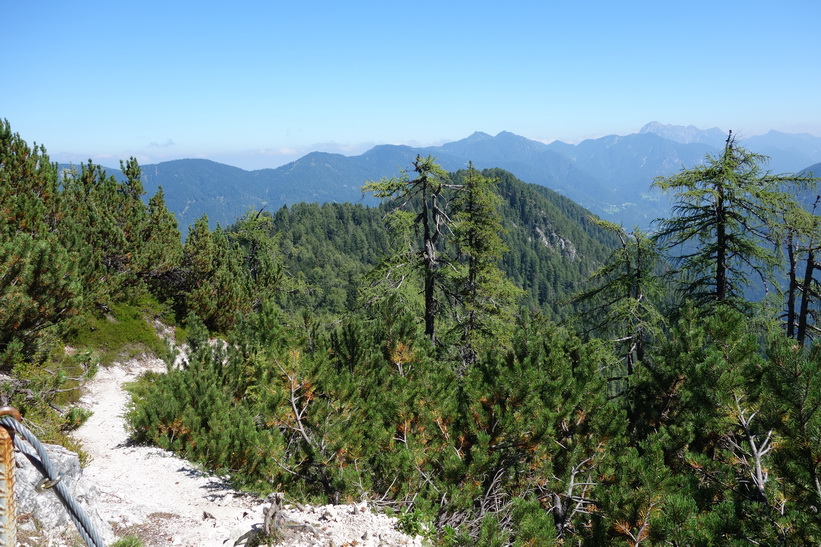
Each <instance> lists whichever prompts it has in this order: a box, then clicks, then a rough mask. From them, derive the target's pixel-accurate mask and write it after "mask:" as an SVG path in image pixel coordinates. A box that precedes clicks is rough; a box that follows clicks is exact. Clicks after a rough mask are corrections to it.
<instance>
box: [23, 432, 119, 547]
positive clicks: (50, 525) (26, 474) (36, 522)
mask: <svg viewBox="0 0 821 547" xmlns="http://www.w3.org/2000/svg"><path fill="white" fill-rule="evenodd" d="M44 446H45V448H46V451H47V452H48V454H49V459H51V463H52V465H53V466H54V469H55V470H56V471H57V473H59V475H60V476H61V477H62V478H61V479H60V480H61V482H63V483H64V484H65V485H66V487H67V488H68V491H69V492H70V493H71V495H72V496H73V497H74V499H75V500H77V502H78V503H79V504H80V506H81V507H82V508H83V510H84V511H85V512H86V515H87V516H88V518H89V520H91V523H92V525H93V526H94V527H95V529H96V530H97V533H98V534H99V536H100V539H102V540H103V542H105V543H110V542H112V541H114V539H115V536H114V532H113V530H112V529H111V526H110V525H109V524H108V523H107V522H106V521H105V520H104V519H103V518H102V516H101V515H100V512H99V510H98V509H97V506H98V504H99V503H100V494H99V491H98V490H97V487H96V486H94V485H93V484H91V483H89V482H88V481H86V480H84V479H83V470H82V468H81V467H80V457H79V456H78V455H77V454H76V453H75V452H72V451H70V450H67V449H65V448H63V447H62V446H58V445H52V444H46V445H44ZM32 451H33V449H32ZM14 460H15V470H14V471H15V478H14V492H15V498H16V499H15V501H16V505H17V507H16V509H17V521H18V523H19V525H18V528H19V529H21V530H29V531H34V530H38V531H40V532H41V533H43V534H46V535H48V536H51V537H69V536H72V535H75V534H77V533H78V532H77V528H76V527H75V526H74V522H73V521H72V520H71V517H70V516H69V513H68V511H67V510H66V508H65V507H64V506H63V504H62V503H61V502H60V500H59V499H58V498H57V496H56V495H55V493H54V492H53V491H51V490H44V491H43V492H37V491H36V490H35V486H37V484H38V483H39V482H40V480H41V479H42V478H43V476H42V475H41V474H40V472H39V471H37V469H35V467H34V466H33V465H32V464H31V462H30V461H29V460H28V458H27V457H26V456H25V455H24V454H22V453H20V452H18V451H15V453H14Z"/></svg>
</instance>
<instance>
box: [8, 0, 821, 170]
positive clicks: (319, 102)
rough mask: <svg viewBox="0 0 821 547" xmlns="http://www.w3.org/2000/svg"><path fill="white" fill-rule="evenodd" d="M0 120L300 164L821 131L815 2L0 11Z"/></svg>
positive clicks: (241, 159) (84, 154) (128, 6)
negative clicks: (497, 142) (646, 135)
mask: <svg viewBox="0 0 821 547" xmlns="http://www.w3.org/2000/svg"><path fill="white" fill-rule="evenodd" d="M2 12H3V13H2V15H3V16H2V32H0V118H7V119H8V120H9V121H10V122H11V125H12V129H13V130H14V131H16V132H19V133H20V134H21V135H22V136H23V138H25V139H26V140H27V141H29V142H30V143H31V142H32V141H37V142H38V143H43V144H44V145H45V146H46V148H47V149H48V151H49V153H50V155H51V157H52V159H53V160H59V161H74V162H80V161H83V160H84V159H88V158H92V159H94V160H95V161H96V162H99V163H102V164H103V165H110V166H116V165H117V160H118V159H121V158H123V159H124V158H127V157H129V156H131V155H133V156H136V157H137V158H138V159H139V160H140V161H141V163H153V162H157V161H164V160H167V159H175V158H184V157H204V158H210V159H213V160H216V161H221V162H224V163H229V164H232V165H237V166H240V167H243V168H247V169H251V168H261V167H274V166H277V165H281V164H283V163H286V162H288V161H291V160H293V159H295V158H297V157H299V156H301V155H304V154H305V153H307V152H309V151H312V150H326V151H332V152H341V153H344V154H358V153H361V152H362V151H364V150H366V149H368V148H370V147H371V146H373V145H374V144H383V143H391V144H399V143H404V144H413V145H430V144H440V143H442V142H447V141H452V140H458V139H461V138H464V137H466V136H468V135H470V134H471V133H473V132H474V131H484V132H486V133H490V134H496V133H498V132H499V131H503V130H507V131H512V132H513V133H516V134H519V135H523V136H525V137H528V138H531V139H536V140H542V141H545V142H549V141H551V140H553V139H560V140H564V141H566V142H578V141H579V140H581V139H583V138H588V137H597V136H602V135H607V134H613V133H615V134H628V133H634V132H636V131H638V130H639V129H640V128H641V126H642V125H644V124H645V123H647V122H650V121H660V122H662V123H669V124H675V125H689V124H693V125H696V126H698V127H700V128H703V129H706V128H710V127H720V128H721V129H723V130H727V129H733V130H734V131H735V132H740V133H741V134H742V135H747V136H750V135H754V134H758V133H763V132H766V131H767V130H769V129H777V130H781V131H786V132H809V133H812V134H815V135H820V136H821V99H819V98H821V70H819V68H821V67H820V66H819V65H821V40H819V34H818V21H819V20H821V2H818V0H807V1H790V0H786V1H784V2H772V1H767V2H759V1H747V2H735V1H725V2H715V1H709V2H703V1H700V0H689V1H687V2H683V1H679V2H659V1H657V0H656V1H654V2H631V1H629V0H625V1H622V2H613V1H612V0H611V1H605V2H589V1H588V2H585V1H580V2H575V3H573V5H571V3H570V2H546V1H543V2H535V1H527V2H519V1H515V0H511V1H510V2H499V1H493V2H485V1H482V0H475V1H471V2H462V1H454V2H445V1H440V2H428V1H425V0H416V1H413V2H401V3H400V2H384V1H382V2H358V1H356V0H350V1H348V2H316V1H303V2H299V3H297V2H277V1H259V2H243V1H241V0H239V1H236V2H233V3H231V4H230V5H229V4H228V3H226V2H209V1H207V0H202V1H199V2H188V1H168V0H165V1H163V2H154V1H145V0H144V1H142V2H133V3H132V2H128V3H126V2H112V1H110V0H109V1H107V2H83V1H77V2H65V1H54V2H39V1H36V0H29V1H27V2H5V3H4V6H3V9H2Z"/></svg>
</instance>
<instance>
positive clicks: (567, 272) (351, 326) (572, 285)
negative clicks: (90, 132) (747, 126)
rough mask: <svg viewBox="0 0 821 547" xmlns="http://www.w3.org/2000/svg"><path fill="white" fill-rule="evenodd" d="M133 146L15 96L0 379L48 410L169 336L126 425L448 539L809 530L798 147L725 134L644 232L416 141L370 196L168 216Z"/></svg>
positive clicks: (239, 474) (811, 245) (806, 281)
mask: <svg viewBox="0 0 821 547" xmlns="http://www.w3.org/2000/svg"><path fill="white" fill-rule="evenodd" d="M122 170H123V172H124V174H125V180H124V181H120V182H118V180H117V179H115V178H114V177H111V176H108V175H107V174H106V173H105V172H104V171H103V170H102V169H101V168H100V167H98V166H95V165H92V164H91V163H90V162H89V163H88V164H84V165H81V166H79V167H78V168H77V169H75V170H73V171H65V170H60V169H58V167H57V165H56V164H53V163H51V162H50V160H49V158H48V155H47V153H46V150H45V148H44V147H42V146H38V145H29V144H28V143H27V142H26V141H25V140H24V139H23V138H21V137H20V136H19V135H18V134H16V133H14V132H13V131H12V128H11V126H10V124H9V123H8V122H3V123H2V124H0V230H2V239H0V324H2V329H0V374H1V375H2V376H0V387H1V389H0V396H2V399H3V401H2V402H3V403H4V404H12V405H15V406H16V407H18V408H19V409H20V410H21V411H22V412H23V414H24V417H25V418H26V420H27V421H28V422H29V423H30V424H32V425H33V426H36V427H37V428H38V431H39V432H40V433H41V434H42V435H43V436H44V437H45V438H46V439H48V440H52V441H56V442H61V443H63V444H68V445H71V439H70V430H71V428H72V427H73V426H74V425H75V424H76V422H77V421H78V420H81V419H82V416H81V412H79V411H78V410H77V409H75V408H74V407H73V399H72V397H73V396H76V386H77V385H78V384H79V383H81V382H82V381H83V379H84V378H86V377H88V376H89V375H91V374H93V373H94V370H95V368H96V367H98V366H105V365H106V363H108V362H110V361H111V360H112V359H114V358H119V357H121V356H122V354H123V353H128V352H131V353H134V354H136V353H140V352H152V353H155V354H158V355H163V356H166V357H167V358H168V362H169V365H168V369H167V372H166V373H164V374H149V375H147V376H145V377H143V378H142V379H141V380H140V381H139V382H138V383H136V384H135V385H134V386H133V387H132V389H133V395H134V402H133V404H132V406H131V410H130V413H129V421H130V424H131V427H132V428H133V434H134V437H135V438H136V439H137V440H139V441H140V442H146V443H153V444H156V445H159V446H161V447H164V448H168V449H170V450H173V451H175V452H178V453H179V454H181V455H183V456H185V457H186V458H189V459H191V460H193V461H197V462H200V463H202V464H203V465H204V466H206V467H208V468H209V469H212V470H214V471H216V472H219V473H223V474H230V476H231V479H232V480H233V481H234V482H235V484H236V485H237V486H238V487H240V488H244V489H246V490H249V491H253V492H258V493H267V492H271V491H282V492H285V493H286V495H287V496H288V498H289V499H293V500H309V501H319V500H323V501H326V500H327V501H331V502H340V503H341V502H347V501H359V500H367V501H368V502H369V503H371V504H372V505H374V506H378V507H381V508H383V509H384V510H386V511H392V512H394V513H396V514H399V515H400V521H401V523H402V525H403V527H405V529H406V530H407V531H409V532H414V533H422V534H424V535H426V536H427V537H428V538H429V540H430V541H431V543H432V544H434V545H473V544H479V545H508V544H512V545H560V544H568V545H569V544H578V545H605V544H611V543H613V544H622V543H625V542H626V543H627V544H629V545H656V544H658V545H714V544H745V545H746V544H759V545H779V544H783V545H818V544H819V543H821V515H819V510H821V374H819V364H821V353H820V352H819V351H818V349H817V348H816V346H815V345H814V340H815V336H816V334H817V333H818V330H819V325H818V322H817V316H818V313H819V302H818V298H819V279H821V276H819V272H818V271H817V270H818V268H819V262H818V258H817V254H818V252H819V245H821V243H819V239H821V237H819V236H821V232H819V229H820V228H819V223H818V217H817V216H816V214H815V206H816V203H814V201H817V200H815V199H814V196H815V195H816V190H815V180H814V179H812V178H810V177H809V176H803V175H802V176H798V175H792V174H774V173H771V172H769V171H768V170H767V162H766V158H765V157H764V156H761V155H758V154H756V153H755V152H754V151H750V150H747V149H745V148H744V147H742V146H740V145H739V144H738V143H736V142H735V140H734V139H733V138H732V135H731V136H730V137H729V138H728V139H727V142H726V144H725V147H724V149H723V152H721V153H720V154H718V155H716V156H714V157H713V156H710V157H707V158H706V159H705V161H704V163H702V164H700V165H697V166H692V167H688V168H685V169H683V170H682V171H681V172H679V173H677V174H675V175H672V176H669V177H665V178H660V179H657V180H656V181H655V183H654V186H655V187H657V188H659V189H661V190H663V191H665V192H667V193H668V194H669V196H670V197H671V199H672V202H673V203H674V207H673V209H672V210H671V212H670V214H669V216H668V217H667V218H663V219H659V220H658V221H657V222H656V223H655V224H654V225H653V228H652V230H650V231H648V232H644V231H641V230H638V229H632V228H630V227H624V226H620V225H615V224H612V223H608V222H604V221H601V220H599V219H596V218H593V217H592V216H591V215H590V214H589V213H587V212H586V211H585V210H584V209H582V208H581V207H579V206H578V205H576V204H574V203H573V202H571V201H570V200H568V199H566V198H564V197H562V196H560V195H558V194H556V193H554V192H552V191H550V190H548V189H546V188H543V187H538V186H533V185H529V184H526V183H524V182H522V181H519V180H517V179H516V178H515V177H514V176H512V175H511V174H510V173H507V172H505V171H501V170H494V169H491V170H482V171H479V170H477V169H474V168H473V167H472V166H470V167H468V168H467V169H465V170H462V171H458V172H445V171H444V170H442V168H441V167H439V165H438V164H437V163H436V160H435V158H432V157H421V156H420V157H417V158H416V161H415V162H414V163H413V165H411V166H409V167H408V169H407V171H405V172H399V173H397V174H396V176H395V177H393V178H386V179H382V180H376V181H362V183H363V185H364V189H365V190H366V191H367V192H370V193H372V195H374V196H376V197H379V198H381V199H382V205H381V206H379V207H374V208H367V207H364V206H361V205H352V204H325V205H317V204H297V205H294V206H291V207H287V208H282V209H280V210H278V211H266V210H259V211H248V213H247V214H246V215H245V216H244V217H243V218H242V219H240V220H239V221H238V222H236V223H235V224H233V225H231V226H224V227H217V228H216V229H213V230H212V229H210V228H209V224H208V219H207V218H205V217H202V218H200V219H199V220H198V221H197V222H195V223H194V224H193V225H192V226H191V227H190V229H189V230H188V233H187V234H180V232H179V230H178V228H177V222H176V219H175V218H174V216H173V214H172V213H170V212H169V210H168V209H167V207H166V205H165V198H164V194H163V192H162V189H160V190H159V191H158V192H157V193H156V194H154V195H152V196H146V195H144V194H145V192H144V190H143V186H142V183H141V173H140V167H139V165H138V163H137V161H136V160H133V159H132V160H130V161H128V162H125V163H124V164H123V165H122ZM808 196H813V197H808ZM157 322H160V323H163V324H165V325H170V326H173V327H175V329H176V333H177V338H178V341H183V340H184V342H185V343H186V344H187V346H188V357H187V359H186V360H185V361H184V362H183V364H182V365H180V366H177V367H175V366H173V364H172V363H173V356H172V355H170V352H169V350H168V349H167V348H166V347H165V346H164V345H163V343H162V342H161V341H160V340H159V339H158V338H157V335H156V332H155V330H154V324H155V323H157Z"/></svg>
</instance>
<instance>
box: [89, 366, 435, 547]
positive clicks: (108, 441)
mask: <svg viewBox="0 0 821 547" xmlns="http://www.w3.org/2000/svg"><path fill="white" fill-rule="evenodd" d="M146 370H155V371H159V372H162V371H165V364H164V363H163V362H162V361H161V360H159V359H151V358H144V359H139V360H133V361H130V362H128V363H125V364H122V365H115V366H112V367H110V368H105V369H101V370H100V371H99V372H98V373H97V376H96V377H95V378H94V379H93V380H91V381H90V382H89V383H88V384H86V386H85V394H84V396H83V397H82V399H81V402H82V403H83V404H84V405H85V406H86V407H87V408H89V409H90V410H92V411H93V412H94V413H93V414H92V416H91V417H90V418H89V419H88V421H87V422H86V423H85V424H83V426H82V427H80V428H79V429H78V430H77V431H76V435H75V436H76V437H77V438H78V439H79V440H80V441H81V442H82V443H83V446H84V448H85V450H86V452H88V454H89V456H90V457H91V458H90V459H91V462H90V463H89V465H88V466H87V467H86V468H85V470H84V478H85V479H86V480H88V481H90V482H92V483H93V484H95V485H96V486H97V488H98V489H99V491H100V506H99V511H100V513H101V514H102V516H103V518H104V519H105V520H107V521H109V522H110V523H111V524H112V526H113V527H114V530H115V531H116V532H117V535H118V536H122V535H135V536H137V537H139V538H140V539H142V540H143V542H144V543H145V545H146V546H155V545H156V546H160V545H163V546H168V545H179V546H186V547H187V546H190V547H201V546H212V545H213V546H229V547H230V546H233V545H235V544H239V545H242V544H244V543H245V541H246V540H247V537H248V536H247V535H246V534H248V533H249V532H251V531H252V530H254V529H255V528H256V527H259V526H260V525H261V523H262V520H263V511H264V509H265V507H266V506H267V504H265V503H264V502H263V500H261V499H259V498H256V497H253V496H249V495H246V494H241V493H238V492H236V491H234V490H232V489H231V488H230V486H229V485H228V484H227V482H226V481H225V480H223V479H221V478H219V477H215V476H212V475H208V474H206V473H203V472H202V471H201V470H199V469H197V468H196V467H195V466H193V465H192V464H191V463H189V462H187V461H186V460H183V459H180V458H178V457H176V456H174V455H173V454H172V453H170V452H167V451H165V450H162V449H159V448H154V447H146V446H135V445H133V444H131V443H130V442H129V436H128V433H127V431H126V428H125V424H124V419H123V414H124V413H125V410H126V404H127V402H128V401H129V396H128V394H127V393H126V392H125V391H123V389H122V385H123V383H125V382H130V381H133V380H134V379H135V378H136V377H137V376H138V375H139V374H140V373H142V372H143V371H146ZM286 501H287V493H286ZM286 508H287V511H286V513H287V518H288V519H290V520H292V521H293V522H294V523H305V524H306V526H299V525H295V526H293V527H292V528H290V529H289V530H288V532H287V538H286V539H285V540H284V541H283V543H282V544H283V545H294V546H308V545H321V546H323V547H325V546H335V547H342V546H353V545H356V546H377V545H386V546H387V545H422V543H421V538H419V537H418V536H417V537H416V538H411V537H409V536H406V535H404V534H401V533H400V532H398V531H397V530H396V529H395V519H392V518H389V517H387V516H385V515H382V514H377V513H374V512H372V511H371V510H370V509H369V508H368V507H367V505H366V504H364V503H363V504H359V505H348V506H345V505H341V506H323V507H303V508H302V510H297V509H295V508H292V507H289V506H286ZM237 542H238V543H237Z"/></svg>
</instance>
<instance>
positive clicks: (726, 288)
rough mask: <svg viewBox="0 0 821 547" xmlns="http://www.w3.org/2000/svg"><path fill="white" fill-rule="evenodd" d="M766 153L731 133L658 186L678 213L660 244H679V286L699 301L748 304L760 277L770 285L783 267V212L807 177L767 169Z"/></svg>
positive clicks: (659, 236) (665, 225)
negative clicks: (775, 239) (779, 240)
mask: <svg viewBox="0 0 821 547" xmlns="http://www.w3.org/2000/svg"><path fill="white" fill-rule="evenodd" d="M766 161H767V157H766V156H763V155H760V154H755V153H753V152H750V151H749V150H746V149H744V148H742V147H740V146H738V145H737V144H736V141H735V138H734V137H733V135H732V132H730V134H729V136H728V137H727V141H726V143H725V146H724V151H723V152H722V154H721V155H720V156H717V157H713V156H710V155H708V156H707V159H706V161H705V163H704V164H702V165H698V166H696V167H693V168H690V169H685V170H683V171H681V172H680V173H678V174H676V175H672V176H670V177H663V178H658V179H656V181H655V182H654V186H656V187H658V188H661V189H662V190H664V191H667V192H670V193H672V194H673V197H674V200H675V204H674V206H673V216H672V217H671V218H668V219H661V220H660V221H659V223H658V230H657V232H656V234H655V236H654V237H655V239H656V241H659V242H663V243H666V244H667V245H668V246H669V247H670V248H675V249H678V252H679V254H678V256H677V257H676V260H677V261H678V263H679V265H680V266H681V271H682V273H683V274H684V275H683V276H682V280H683V281H682V284H681V287H680V288H681V289H682V292H684V293H685V294H686V295H687V296H689V297H692V298H693V299H695V300H696V301H697V302H698V303H700V304H708V303H733V304H737V305H740V304H741V303H742V302H743V297H744V291H745V290H746V289H748V288H749V286H750V283H751V282H750V275H751V274H753V275H756V276H757V277H758V278H759V279H760V281H761V282H762V283H763V284H764V286H765V287H767V286H768V283H769V281H770V277H771V276H770V273H771V271H772V269H773V268H774V267H775V266H776V265H777V264H778V256H777V252H776V250H775V248H774V245H773V244H772V243H771V242H770V238H771V235H772V228H773V224H774V222H775V219H776V218H777V216H778V213H779V212H780V211H783V210H784V209H785V208H787V207H789V204H790V203H791V202H793V201H794V198H793V196H792V194H791V193H790V191H789V188H791V187H795V185H800V184H804V183H807V182H808V181H809V180H811V179H810V178H809V177H806V176H800V175H774V174H771V173H770V172H768V171H764V170H763V167H762V165H763V164H764V163H765V162H766Z"/></svg>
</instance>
